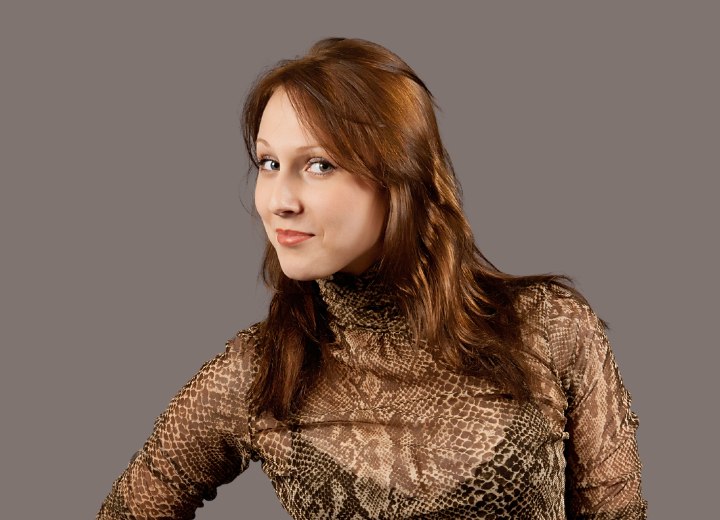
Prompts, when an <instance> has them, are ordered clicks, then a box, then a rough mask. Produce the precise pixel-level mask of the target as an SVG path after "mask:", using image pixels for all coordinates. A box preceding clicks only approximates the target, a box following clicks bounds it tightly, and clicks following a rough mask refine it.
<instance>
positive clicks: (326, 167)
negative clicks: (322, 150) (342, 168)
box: [307, 157, 335, 177]
mask: <svg viewBox="0 0 720 520" xmlns="http://www.w3.org/2000/svg"><path fill="white" fill-rule="evenodd" d="M334 169H335V166H334V165H333V164H331V163H330V161H328V160H327V159H323V158H322V157H315V158H313V159H310V161H308V167H307V171H309V172H310V173H312V174H313V175H318V176H320V177H322V176H323V175H328V174H329V173H332V171H333V170H334Z"/></svg>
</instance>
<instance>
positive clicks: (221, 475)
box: [97, 338, 250, 520]
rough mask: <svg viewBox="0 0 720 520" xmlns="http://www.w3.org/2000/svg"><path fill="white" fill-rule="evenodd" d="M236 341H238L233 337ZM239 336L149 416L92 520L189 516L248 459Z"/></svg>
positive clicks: (244, 363)
mask: <svg viewBox="0 0 720 520" xmlns="http://www.w3.org/2000/svg"><path fill="white" fill-rule="evenodd" d="M236 339H237V338H236ZM237 343H238V341H233V340H231V341H228V343H227V345H226V350H225V352H223V353H221V354H219V355H218V356H216V357H215V358H214V359H212V360H211V361H208V362H207V363H205V364H204V365H203V366H202V368H201V369H200V371H199V372H198V373H197V374H196V375H195V376H194V377H193V378H192V379H191V380H190V381H189V382H188V383H187V384H186V385H185V386H184V387H183V388H182V389H181V390H180V391H179V392H178V394H177V395H176V396H175V397H174V398H173V400H172V401H171V402H170V405H169V406H168V408H167V409H166V410H165V412H163V413H162V414H161V415H160V416H159V417H158V418H157V420H156V421H155V426H154V428H153V432H152V434H151V436H150V438H149V439H148V440H147V441H146V443H145V445H144V446H143V448H142V450H141V451H139V452H138V453H137V454H135V456H134V457H133V459H132V460H131V461H130V464H129V466H128V467H127V469H126V470H125V471H124V472H123V473H122V475H120V477H119V478H118V479H117V480H116V481H115V482H114V484H113V486H112V489H111V491H110V494H109V495H108V496H107V498H106V499H105V501H104V502H103V504H102V507H101V509H100V511H99V512H98V515H97V519H98V520H109V519H132V520H140V519H160V518H163V519H170V518H172V519H189V518H194V517H195V510H196V509H197V508H198V507H201V506H202V502H203V500H212V499H213V498H214V497H215V495H216V488H217V487H218V486H219V485H221V484H224V483H227V482H230V481H231V480H233V479H234V478H235V477H236V476H237V475H238V474H239V473H240V472H242V471H244V470H245V469H246V468H247V466H248V463H249V460H250V447H249V446H250V443H249V435H248V429H247V423H248V421H247V406H246V404H245V393H246V392H245V391H246V387H247V384H248V382H249V379H250V378H249V377H248V374H249V373H250V371H249V363H248V362H247V355H244V354H243V349H242V348H238V345H237Z"/></svg>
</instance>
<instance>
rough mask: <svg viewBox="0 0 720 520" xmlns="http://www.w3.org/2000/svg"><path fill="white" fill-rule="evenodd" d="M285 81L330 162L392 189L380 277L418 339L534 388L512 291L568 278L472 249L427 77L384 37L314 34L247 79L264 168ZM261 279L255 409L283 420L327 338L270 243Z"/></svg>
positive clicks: (313, 295) (476, 368)
mask: <svg viewBox="0 0 720 520" xmlns="http://www.w3.org/2000/svg"><path fill="white" fill-rule="evenodd" d="M278 89H282V90H283V91H284V92H285V93H286V94H287V96H288V97H289V99H290V101H291V103H292V105H293V107H294V108H295V111H296V112H297V113H298V117H299V118H300V120H301V122H302V123H303V125H304V126H305V127H306V128H307V129H309V130H310V131H311V133H312V134H313V136H314V137H315V138H316V139H317V140H318V141H319V143H320V145H321V146H322V147H323V148H325V149H326V150H327V152H328V153H329V154H330V156H331V157H332V158H333V160H334V161H336V162H337V163H338V165H339V166H340V167H342V168H343V169H345V170H347V171H349V172H352V173H353V174H355V175H359V176H361V177H363V178H364V179H367V180H368V181H369V182H370V183H372V184H373V185H375V186H376V187H378V189H379V191H380V193H381V194H382V196H384V197H385V199H386V202H387V207H388V213H387V216H386V225H385V230H384V234H383V238H382V240H383V243H382V258H381V259H380V263H379V267H378V276H380V277H381V278H382V280H383V282H384V284H385V286H386V287H387V288H388V290H389V291H391V292H392V294H394V295H396V296H397V302H398V305H399V306H400V308H401V310H402V311H403V312H404V314H405V316H406V318H407V320H408V323H409V325H410V328H411V331H412V332H413V333H414V337H415V338H418V339H422V340H425V341H427V342H428V343H429V344H433V345H438V346H439V348H440V349H441V356H442V358H443V359H444V360H445V361H446V362H447V363H448V364H449V365H450V366H451V367H453V368H454V369H455V370H457V371H458V372H464V373H472V374H478V375H485V376H489V377H491V378H492V379H493V380H494V381H495V382H496V384H498V385H500V386H501V387H502V388H504V389H506V391H507V393H508V394H509V395H511V396H513V397H514V398H516V399H519V400H521V401H523V400H527V399H529V398H532V396H533V394H534V390H535V387H536V383H535V380H534V377H533V374H532V371H531V370H530V368H529V365H528V363H527V355H528V354H527V353H526V352H525V349H523V347H522V342H521V338H520V328H521V320H520V317H519V316H518V314H517V311H516V305H515V303H516V301H515V300H516V295H517V294H518V292H519V291H520V290H521V289H522V288H523V287H526V286H528V285H531V284H535V283H540V282H550V283H558V284H560V285H563V286H567V284H568V283H569V280H568V279H567V278H565V277H562V276H553V275H536V276H527V277H517V276H511V275H508V274H505V273H502V272H501V271H499V270H498V269H497V268H495V267H494V266H493V265H492V264H491V263H490V262H489V261H488V260H487V259H486V258H485V257H484V256H483V254H482V253H481V252H480V251H479V250H478V248H477V246H476V245H475V240H474V237H473V234H472V232H471V230H470V226H469V224H468V222H467V220H466V218H465V215H464V213H463V210H462V203H461V193H460V186H459V184H458V182H457V179H456V177H455V173H454V170H453V166H452V163H451V161H450V157H449V156H448V153H447V151H446V150H445V148H444V146H443V144H442V142H441V139H440V133H439V130H438V125H437V121H436V118H435V103H434V100H433V97H432V94H431V93H430V91H429V89H428V88H427V86H426V85H425V84H424V83H423V82H422V80H421V79H420V78H419V77H418V76H417V75H416V74H415V72H414V71H413V70H412V69H411V68H410V67H409V66H408V65H407V64H406V63H405V62H404V61H403V60H402V59H400V58H399V57H398V56H396V55H395V54H393V53H392V52H390V51H389V50H387V49H385V48H384V47H382V46H380V45H377V44H375V43H372V42H369V41H365V40H359V39H345V38H327V39H324V40H320V41H319V42H317V43H316V44H315V45H313V47H312V48H311V49H310V51H309V52H308V53H307V54H306V55H305V56H302V57H300V58H297V59H293V60H285V61H281V62H279V63H278V64H277V65H276V66H275V67H274V68H272V69H270V70H269V71H267V72H265V73H264V74H262V75H261V76H260V77H259V78H258V80H257V81H256V83H255V84H254V86H253V87H252V89H251V91H250V93H249V95H248V97H247V100H246V102H245V106H244V109H243V133H244V139H245V145H246V147H247V152H248V154H249V157H250V159H251V161H252V164H253V166H254V167H253V166H251V170H254V169H255V168H257V167H258V163H257V158H256V155H255V145H256V143H255V139H256V137H257V134H258V130H259V127H260V120H261V118H262V114H263V111H264V109H265V106H266V105H267V102H268V100H269V99H270V97H271V96H272V94H273V93H274V92H275V91H277V90H278ZM263 279H264V281H265V283H266V284H267V285H268V286H269V287H270V288H271V289H273V290H274V295H273V298H272V301H271V303H270V308H269V312H268V316H267V319H266V320H265V322H264V323H263V326H262V327H261V334H260V337H259V344H258V356H259V363H258V372H257V377H256V378H255V381H254V384H253V387H252V389H251V402H252V405H253V407H254V409H255V410H256V411H257V412H258V413H260V412H263V411H270V412H271V413H272V414H274V415H275V417H276V418H278V419H286V418H288V417H289V416H290V415H291V414H292V413H293V412H294V411H296V410H297V408H298V406H299V405H300V404H301V402H302V398H303V394H304V392H305V391H306V390H307V389H308V388H310V387H311V386H312V384H313V382H314V380H315V379H316V376H317V374H318V372H319V370H320V365H321V358H322V350H323V345H324V344H326V343H329V342H331V341H332V337H331V334H330V332H329V331H328V329H327V325H326V322H327V320H326V317H325V314H324V313H325V312H326V311H325V308H324V306H323V303H322V300H321V299H320V298H319V295H318V292H317V287H316V284H315V283H314V282H312V281H296V280H292V279H290V278H288V277H287V276H285V275H284V274H283V272H282V270H281V269H280V263H279V261H278V258H277V255H276V252H275V250H274V248H273V247H272V246H271V245H270V243H269V241H268V243H267V245H266V251H265V258H264V263H263Z"/></svg>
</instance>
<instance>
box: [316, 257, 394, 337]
mask: <svg viewBox="0 0 720 520" xmlns="http://www.w3.org/2000/svg"><path fill="white" fill-rule="evenodd" d="M317 284H318V287H319V288H320V296H321V297H322V299H323V301H324V302H325V304H326V305H327V308H328V311H329V312H330V314H331V316H332V319H333V321H335V322H336V323H337V324H338V325H340V326H341V327H343V328H346V329H354V328H364V329H374V330H377V331H388V332H405V331H407V329H408V327H407V322H406V320H405V319H404V318H403V317H402V315H401V313H400V309H399V307H398V305H397V303H396V302H395V300H394V298H393V295H392V294H390V291H388V289H387V287H386V286H385V284H383V283H382V282H381V280H380V276H379V275H378V264H375V265H373V266H372V267H370V268H369V269H367V270H366V271H365V272H363V273H362V274H360V275H352V274H348V273H335V274H333V275H330V276H327V277H325V278H320V279H319V280H317Z"/></svg>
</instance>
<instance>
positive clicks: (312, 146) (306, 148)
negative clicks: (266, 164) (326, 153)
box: [255, 137, 324, 151]
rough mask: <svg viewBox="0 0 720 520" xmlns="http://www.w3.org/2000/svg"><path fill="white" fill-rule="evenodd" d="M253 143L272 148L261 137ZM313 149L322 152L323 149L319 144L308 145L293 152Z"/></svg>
mask: <svg viewBox="0 0 720 520" xmlns="http://www.w3.org/2000/svg"><path fill="white" fill-rule="evenodd" d="M255 142H256V144H257V143H262V144H264V145H265V146H268V147H270V148H272V145H271V144H270V143H268V142H267V141H266V140H265V139H263V138H262V137H258V138H257V139H256V140H255ZM313 149H320V150H324V148H323V147H322V146H320V145H319V144H309V145H307V146H298V147H297V148H296V149H295V150H298V151H301V150H313Z"/></svg>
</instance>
